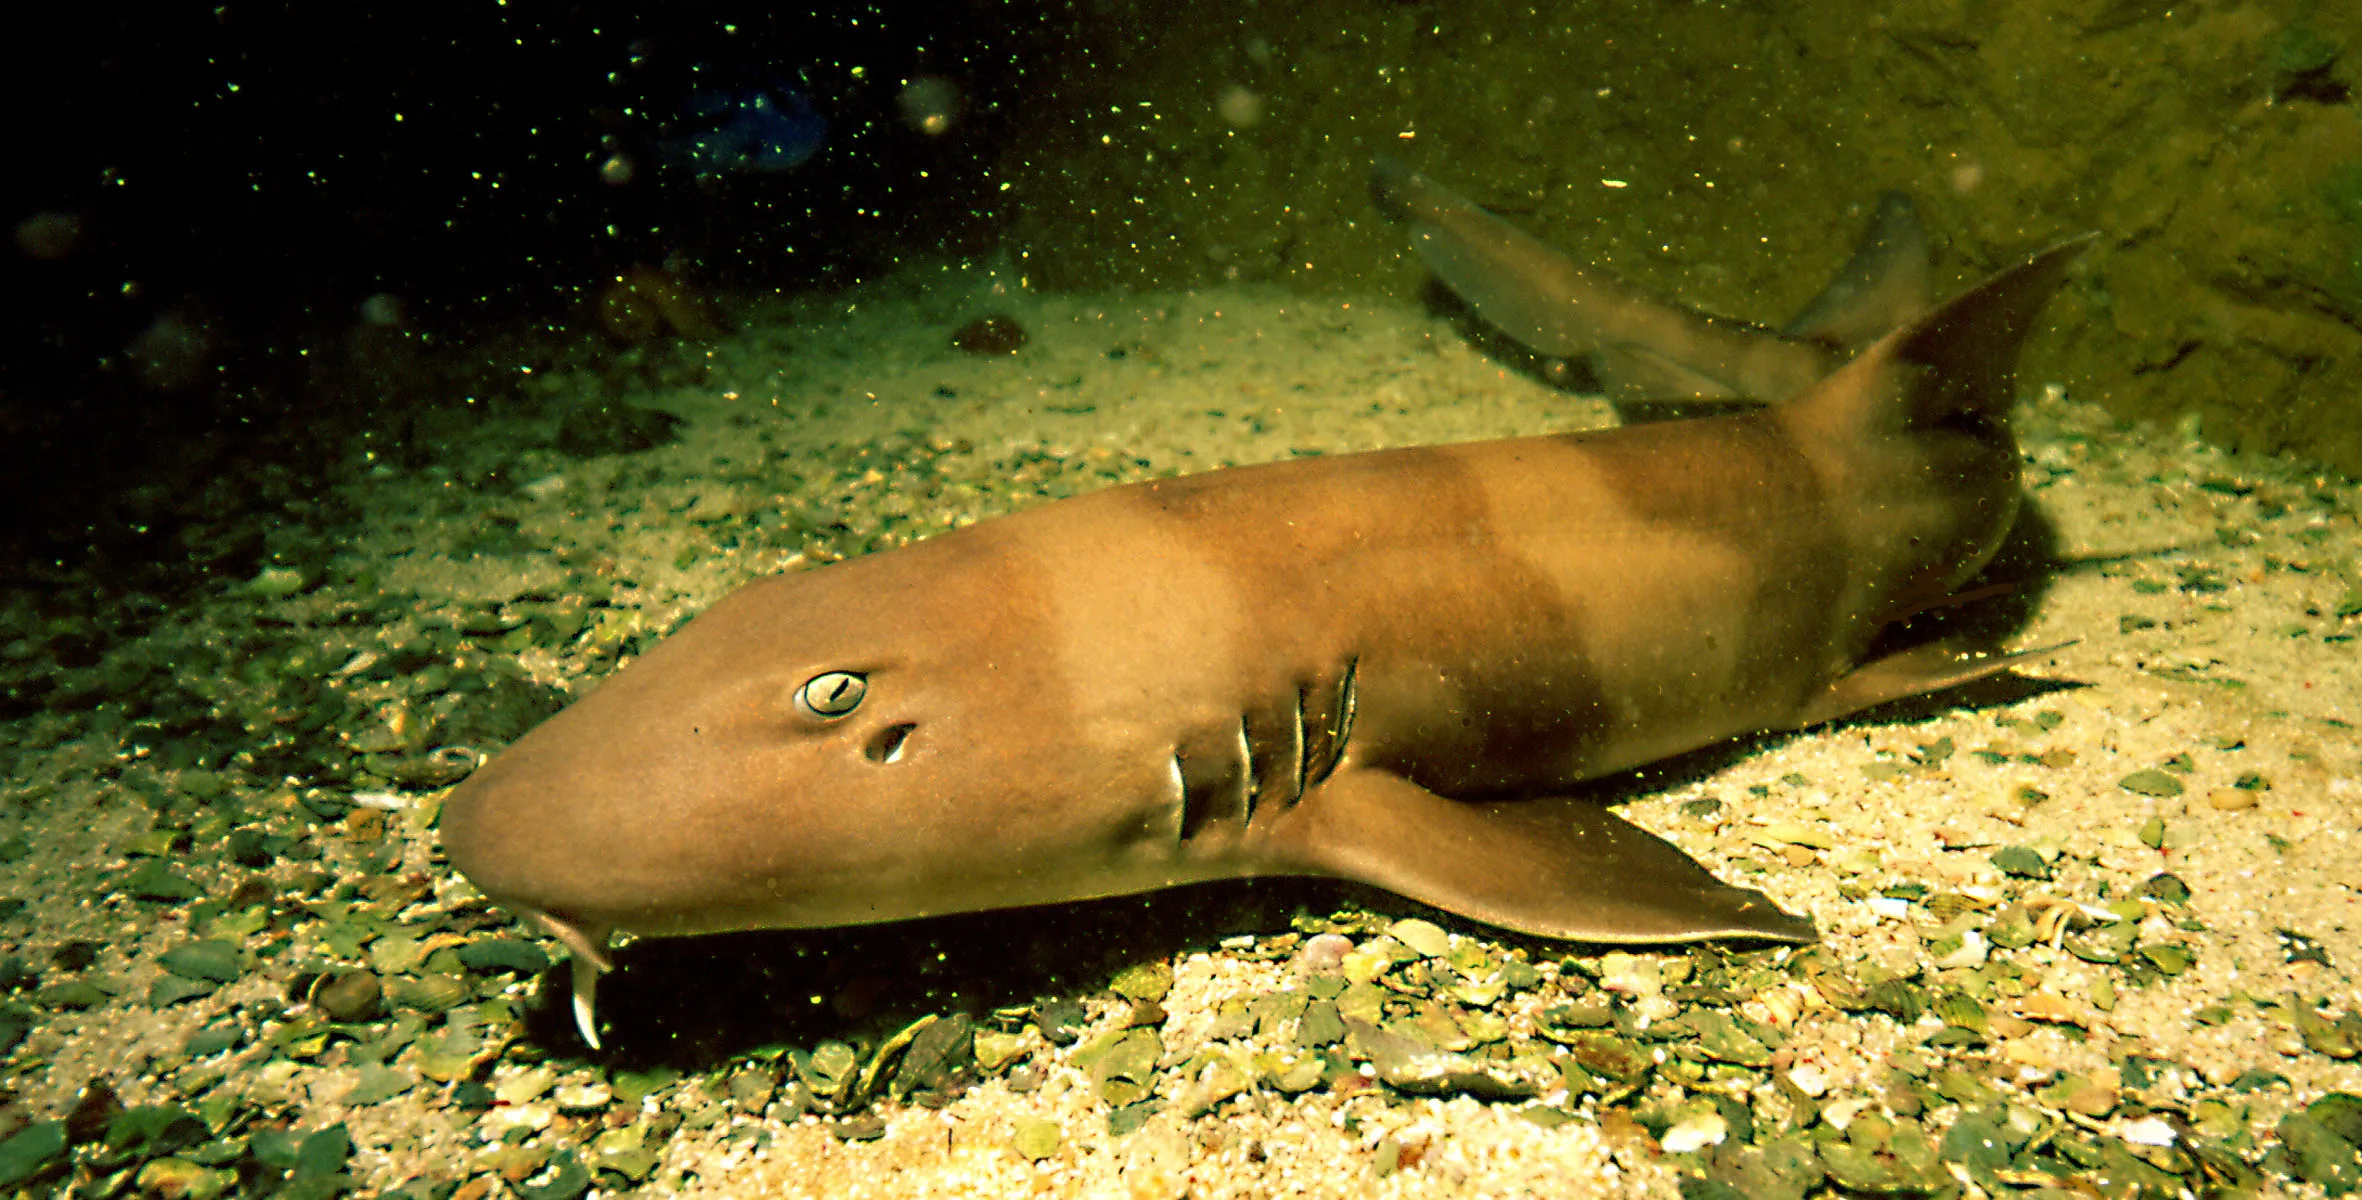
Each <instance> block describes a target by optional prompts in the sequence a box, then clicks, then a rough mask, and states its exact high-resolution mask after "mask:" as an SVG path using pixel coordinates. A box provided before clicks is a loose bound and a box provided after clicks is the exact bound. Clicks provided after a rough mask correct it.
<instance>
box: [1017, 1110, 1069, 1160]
mask: <svg viewBox="0 0 2362 1200" xmlns="http://www.w3.org/2000/svg"><path fill="white" fill-rule="evenodd" d="M1065 1140H1066V1135H1065V1133H1064V1132H1063V1131H1061V1130H1060V1129H1059V1128H1058V1122H1056V1121H1051V1120H1046V1119H1044V1118H1041V1117H1018V1118H1017V1119H1016V1120H1014V1121H1012V1122H1010V1129H1009V1145H1010V1146H1011V1147H1012V1148H1013V1149H1015V1150H1016V1151H1017V1153H1018V1154H1020V1155H1022V1156H1024V1157H1025V1158H1026V1159H1028V1160H1030V1161H1033V1162H1040V1161H1041V1160H1043V1159H1045V1158H1048V1157H1050V1156H1051V1155H1053V1154H1056V1153H1058V1147H1059V1145H1060V1144H1061V1143H1062V1142H1064V1141H1065Z"/></svg>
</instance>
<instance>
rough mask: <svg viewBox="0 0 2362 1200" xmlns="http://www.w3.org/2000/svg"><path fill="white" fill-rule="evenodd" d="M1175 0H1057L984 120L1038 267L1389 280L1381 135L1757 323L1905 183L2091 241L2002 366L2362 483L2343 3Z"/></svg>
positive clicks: (2358, 266)
mask: <svg viewBox="0 0 2362 1200" xmlns="http://www.w3.org/2000/svg"><path fill="white" fill-rule="evenodd" d="M1171 8H1172V6H1169V5H1159V4H1152V3H1120V2H1113V0H1111V2H1107V3H1099V4H1093V5H1091V6H1089V8H1088V10H1087V13H1086V15H1085V16H1084V19H1083V20H1081V21H1080V22H1079V23H1078V24H1077V26H1076V27H1075V29H1074V33H1073V36H1074V39H1075V42H1074V44H1073V45H1071V46H1070V47H1068V49H1067V52H1066V58H1065V61H1064V63H1063V64H1062V66H1061V68H1060V69H1059V71H1058V72H1057V77H1056V81H1055V83H1054V84H1053V85H1052V87H1051V89H1050V97H1051V98H1052V100H1053V101H1054V103H1050V104H1037V106H1036V108H1035V110H1034V114H1033V116H1034V120H1035V121H1036V126H1035V128H1034V130H1032V131H1029V134H1028V135H1027V136H1021V137H1018V138H1016V139H1014V140H1013V141H1012V142H1011V146H1012V147H1013V149H1011V150H1010V151H1009V152H1008V153H1007V156H1006V157H1005V159H1004V161H1003V163H1002V167H1001V169H1002V171H1003V173H1004V175H1005V177H1006V181H1007V182H1008V183H1009V184H1010V187H1009V189H1008V191H1007V192H1006V193H1005V194H1006V195H1007V196H1008V197H1009V198H1010V199H1009V201H1008V208H1009V213H1008V216H1009V219H1010V234H1011V240H1012V242H1013V244H1014V245H1015V246H1016V247H1017V250H1018V253H1019V254H1021V255H1022V256H1023V259H1024V262H1025V263H1026V264H1027V266H1029V267H1030V268H1031V269H1032V271H1033V272H1034V274H1035V277H1036V282H1037V283H1043V284H1047V285H1049V286H1052V287H1060V288H1100V287H1109V286H1123V287H1135V288H1143V289H1157V288H1185V287H1190V286H1193V285H1198V284H1205V283H1211V282H1215V281H1219V280H1240V279H1246V280H1261V279H1268V280H1278V281H1284V282H1286V283H1287V284H1289V285H1291V286H1294V287H1299V288H1303V289H1305V290H1307V291H1310V292H1317V293H1337V292H1346V293H1355V292H1371V291H1377V292H1383V293H1386V294H1389V295H1393V296H1397V297H1401V296H1409V295H1415V294H1416V293H1417V292H1418V289H1419V288H1420V287H1421V285H1422V282H1423V278H1424V276H1423V272H1422V271H1421V270H1420V268H1419V266H1418V263H1417V261H1416V260H1415V259H1414V258H1411V257H1409V256H1407V255H1405V254H1404V253H1403V252H1402V251H1403V245H1402V239H1401V238H1400V236H1399V235H1398V234H1397V233H1396V231H1394V230H1391V229H1389V228H1388V227H1387V226H1386V225H1385V223H1384V222H1383V221H1381V220H1379V219H1377V218H1376V216H1375V214H1374V213H1372V211H1371V209H1370V205H1369V200H1368V189H1367V185H1366V182H1365V177H1366V171H1367V166H1368V162H1369V160H1370V157H1371V156H1372V155H1373V154H1376V153H1380V152H1384V153H1392V154H1396V155H1399V156H1401V157H1403V158H1405V159H1406V160H1409V161H1410V162H1412V163H1413V165H1415V166H1418V167H1419V168H1421V169H1423V170H1426V171H1428V172H1429V173H1431V174H1433V175H1435V176H1436V177H1437V178H1438V179H1439V180H1441V181H1442V182H1444V183H1445V184H1446V185H1447V186H1449V187H1452V188H1455V189H1458V190H1461V191H1464V192H1465V193H1467V194H1469V195H1471V196H1473V197H1475V198H1476V199H1477V200H1478V201H1479V202H1480V203H1483V204H1485V205H1487V206H1488V207H1491V208H1493V209H1494V210H1495V211H1497V212H1500V213H1502V214H1503V215H1505V216H1507V217H1509V218H1510V219H1512V220H1513V221H1515V222H1516V223H1518V224H1519V225H1520V226H1522V227H1524V228H1525V229H1527V230H1529V231H1531V232H1533V233H1535V234H1536V235H1538V236H1540V237H1541V238H1543V239H1544V240H1546V241H1548V242H1550V243H1552V244H1554V245H1556V246H1559V247H1561V248H1563V249H1565V250H1567V251H1568V252H1569V253H1570V254H1572V255H1573V256H1574V257H1575V258H1576V259H1577V260H1578V261H1583V262H1592V263H1599V264H1602V265H1604V266H1605V267H1607V268H1608V269H1610V270H1611V271H1613V272H1614V273H1616V274H1618V275H1621V276H1623V277H1625V278H1628V279H1630V280H1632V281H1634V282H1636V283H1638V284H1640V285H1642V286H1645V287H1649V288H1653V289H1657V290H1660V291H1662V292H1664V293H1667V294H1670V295H1674V296H1678V297H1679V298H1681V299H1682V300H1684V301H1686V302H1688V303H1691V304H1694V305H1697V306H1699V307H1703V308H1707V309H1711V310H1715V311H1719V312H1723V313H1727V314H1731V315H1738V316H1745V317H1749V318H1753V319H1756V320H1761V321H1765V322H1768V323H1775V324H1776V323H1778V322H1780V321H1782V320H1784V319H1786V317H1787V316H1788V315H1789V314H1791V313H1793V312H1794V311H1795V310H1796V309H1797V308H1799V307H1800V306H1801V305H1802V304H1803V302H1804V301H1805V300H1806V299H1807V298H1808V297H1809V296H1811V295H1812V293H1813V291H1814V290H1815V289H1816V288H1817V287H1818V286H1819V284H1820V281H1821V279H1822V278H1824V276H1825V273H1826V271H1827V270H1828V269H1829V267H1830V266H1831V265H1832V264H1834V263H1836V262H1838V261H1841V260H1842V258H1843V256H1844V253H1845V249H1846V247H1847V245H1848V243H1849V241H1850V240H1851V239H1852V238H1853V237H1854V236H1855V233H1856V231H1857V230H1858V229H1859V228H1860V219H1859V217H1860V214H1861V213H1862V212H1863V211H1864V210H1865V207H1866V206H1867V205H1868V204H1869V203H1870V202H1872V201H1873V200H1874V199H1875V197H1876V195H1877V193H1878V192H1879V191H1880V190H1882V189H1885V188H1890V187H1893V188H1903V189H1906V190H1907V191H1909V192H1911V193H1912V194H1913V195H1914V197H1915V198H1916V199H1917V200H1918V201H1919V203H1920V205H1921V208H1922V213H1923V216H1924V218H1925V220H1926V221H1927V222H1928V224H1929V225H1930V227H1931V230H1932V232H1933V233H1934V234H1935V236H1936V239H1937V243H1938V246H1939V247H1940V257H1941V259H1942V266H1944V267H1945V268H1948V269H1949V270H1950V271H1952V272H1953V273H1954V275H1955V276H1957V277H1958V278H1959V279H1962V280H1966V279H1969V278H1973V277H1975V276H1978V275H1981V274H1983V273H1984V272H1986V271H1988V270H1990V269H1992V268H1993V267H1995V266H1997V265H1999V264H2000V263H2001V262H2002V261H2004V260H2005V259H2007V258H2009V257H2011V256H2014V255H2015V254H2017V253H2019V252H2020V251H2023V250H2025V249H2026V248H2028V247H2030V246H2033V245H2036V244H2039V243H2041V242H2044V241H2046V240H2049V239H2052V238H2055V237H2059V236H2062V235H2065V234H2069V233H2074V232H2079V231H2081V230H2086V229H2098V230H2101V231H2104V233H2105V234H2106V236H2107V241H2106V243H2105V252H2103V253H2100V254H2096V255H2094V256H2092V261H2091V264H2090V268H2089V272H2088V274H2086V275H2085V276H2084V277H2083V279H2082V281H2081V282H2080V284H2079V285H2071V286H2070V288H2069V292H2068V295H2067V296H2066V297H2065V298H2064V299H2063V300H2062V301H2061V302H2059V303H2058V304H2057V305H2055V306H2054V307H2053V308H2052V309H2051V310H2050V316H2051V317H2052V319H2053V320H2055V321H2056V323H2057V326H2058V331H2057V333H2056V334H2055V335H2053V336H2051V337H2049V338H2047V339H2043V340H2042V341H2041V342H2040V343H2039V344H2038V345H2037V346H2036V347H2035V348H2034V349H2033V351H2032V353H2030V354H2029V356H2028V360H2027V368H2026V369H2027V373H2028V374H2029V376H2032V377H2039V378H2043V379H2057V380H2062V381H2064V382H2065V383H2066V384H2067V386H2068V389H2069V391H2070V393H2072V394H2074V395H2077V396H2079V397H2082V398H2085V399H2090V400H2095V401H2098V402H2099V403H2101V404H2103V405H2105V406H2107V407H2108V408H2110V409H2111V410H2113V411H2115V412H2116V413H2118V414H2119V415H2124V416H2131V417H2139V418H2148V419H2153V420H2157V421H2160V422H2195V428H2196V430H2197V431H2199V432H2201V433H2202V434H2203V435H2204V436H2205V437H2206V438H2207V439H2209V440H2211V441H2216V442H2218V443H2221V444H2224V445H2228V446H2234V447H2237V448H2242V449H2252V450H2265V451H2278V450H2287V451H2292V452H2295V453H2297V454H2299V455H2303V456H2307V457H2311V458H2315V459H2318V460H2321V461H2324V462H2327V463H2330V464H2334V465H2335V466H2337V467H2338V468H2340V469H2342V470H2345V471H2348V472H2352V471H2356V470H2362V420H2356V419H2355V412H2356V393H2357V390H2358V386H2357V385H2358V384H2362V120H2357V114H2356V111H2355V107H2354V96H2353V87H2354V84H2355V83H2356V81H2357V80H2358V79H2362V75H2358V74H2357V60H2356V58H2355V56H2354V53H2353V52H2354V51H2355V50H2356V49H2357V48H2362V8H2354V7H2349V6H2340V5H2334V4H2320V5H2316V4H2311V3H2298V2H2265V3H2233V4H2208V5H2180V6H2175V5H2170V4H2166V3H2161V2H2153V0H2062V2H2056V3H2042V4H2005V3H1979V2H1975V0H1959V2H1948V3H1947V2H1939V3H1929V4H1910V5H1891V4H1883V3H1875V2H1869V0H1837V2H1833V3H1831V2H1821V0H1812V2H1805V0H1790V2H1784V3H1762V4H1681V5H1668V4H1660V3H1649V2H1637V3H1636V2H1623V0H1618V2H1609V3H1588V4H1580V5H1558V6H1544V7H1543V8H1542V9H1540V10H1537V9H1536V8H1535V6H1532V5H1528V4H1522V3H1516V4H1508V3H1490V2H1481V0H1480V2H1477V3H1464V4H1451V5H1443V4H1402V5H1374V4H1369V3H1364V2H1361V0H1316V2H1313V3H1306V4H1288V5H1278V4H1270V5H1261V6H1247V7H1242V8H1239V9H1236V10H1231V11H1233V12H1234V13H1235V19H1234V20H1212V19H1205V18H1204V17H1203V16H1202V15H1201V14H1198V13H1191V14H1190V15H1189V16H1188V17H1187V18H1186V19H1178V20H1177V19H1175V18H1174V15H1173V12H1172V11H1171ZM1538 11H1539V13H1540V14H1541V15H1537V12H1538ZM1949 286H1950V285H1949V284H1947V285H1945V286H1940V287H1939V288H1938V289H1937V290H1938V291H1939V292H1943V291H1946V290H1948V288H1949ZM2187 428H2188V427H2187V426H2185V429H2187Z"/></svg>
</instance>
